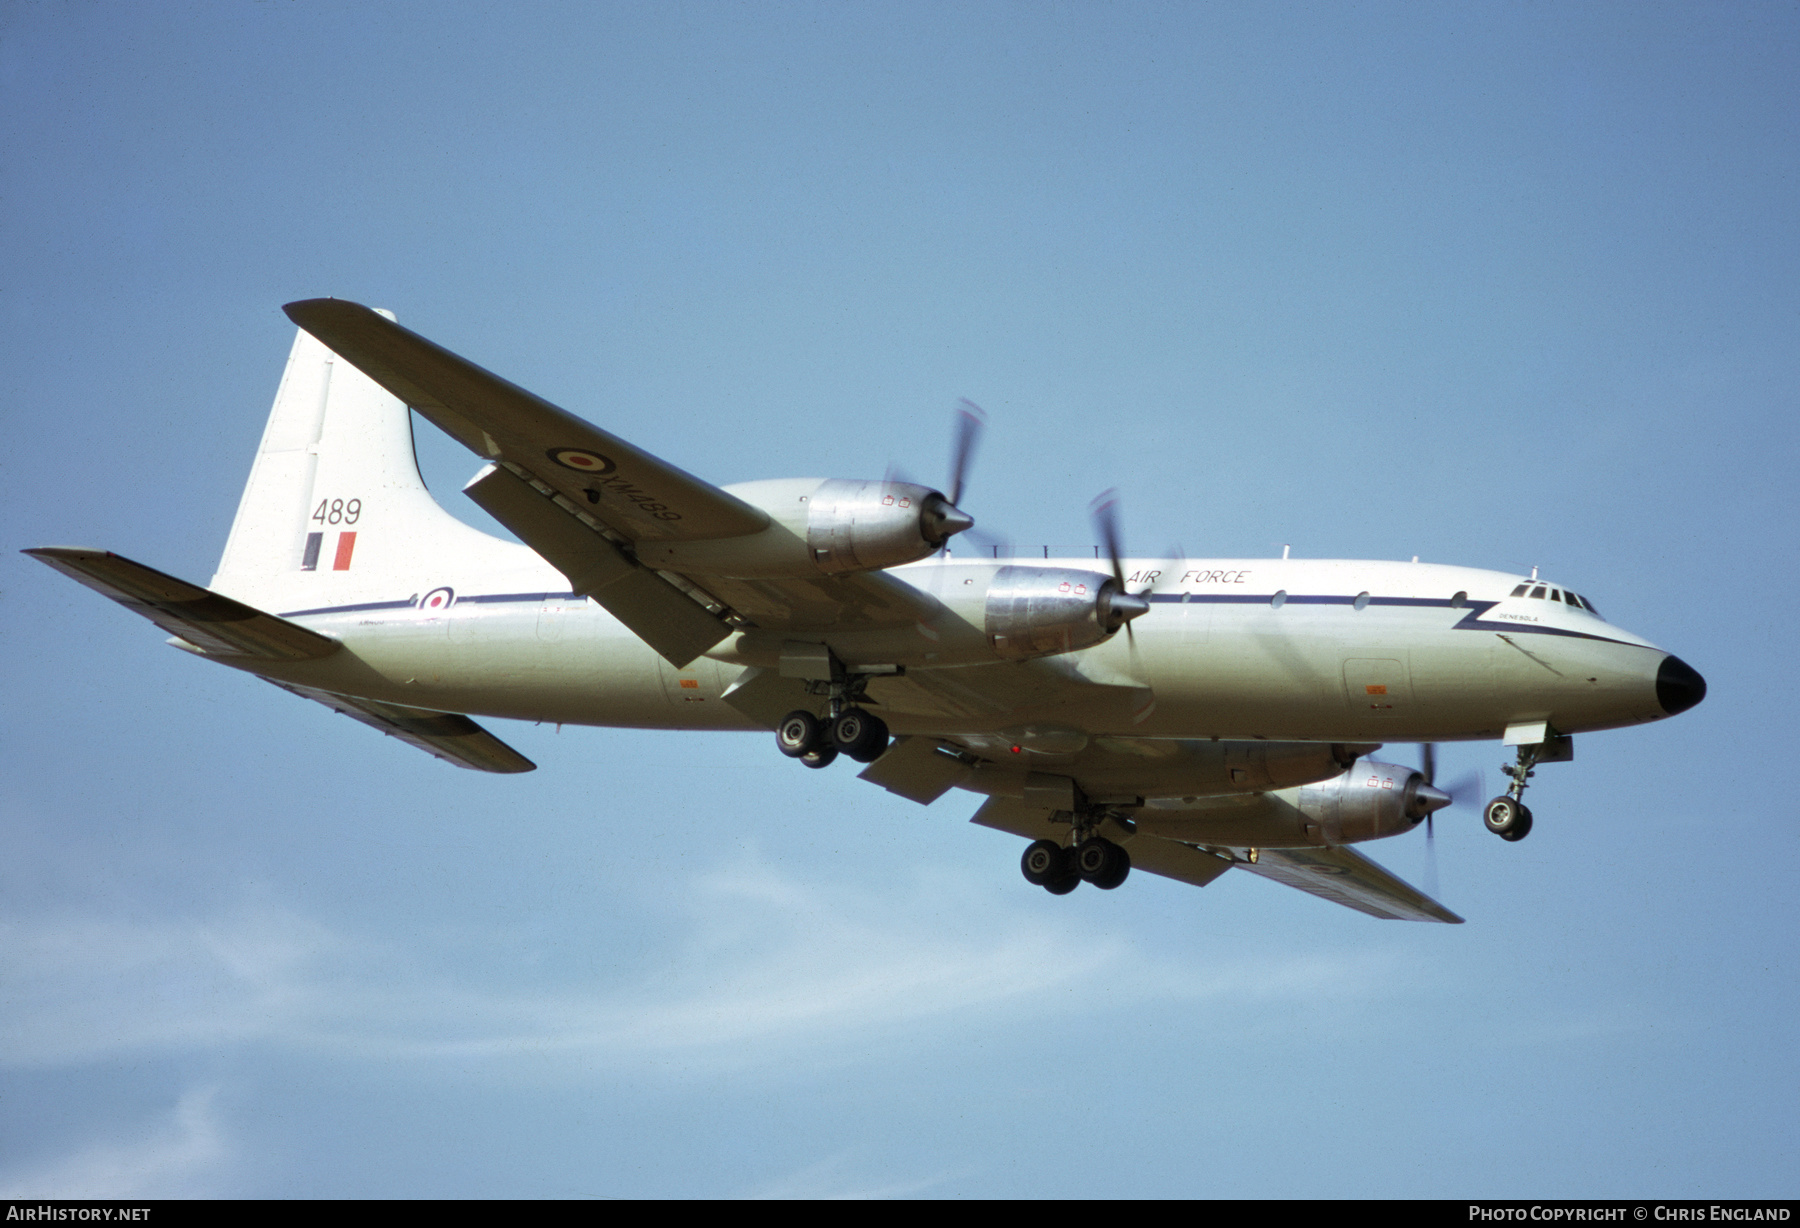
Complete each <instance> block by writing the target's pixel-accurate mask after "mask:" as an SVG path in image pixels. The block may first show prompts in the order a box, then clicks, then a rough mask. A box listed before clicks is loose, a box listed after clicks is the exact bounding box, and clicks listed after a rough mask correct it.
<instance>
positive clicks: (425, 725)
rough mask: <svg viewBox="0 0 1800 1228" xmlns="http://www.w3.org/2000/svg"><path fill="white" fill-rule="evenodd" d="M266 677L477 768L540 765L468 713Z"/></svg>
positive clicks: (410, 742)
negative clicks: (358, 696)
mask: <svg viewBox="0 0 1800 1228" xmlns="http://www.w3.org/2000/svg"><path fill="white" fill-rule="evenodd" d="M264 681H266V682H274V683H275V685H276V686H278V687H280V688H281V689H282V690H284V691H291V692H293V693H294V694H295V695H298V696H300V697H301V698H302V699H310V700H312V701H313V702H315V703H321V704H324V705H325V706H326V707H327V708H330V709H331V710H332V711H333V712H338V713H341V714H343V715H344V716H347V717H349V718H350V719H351V720H356V721H361V722H362V723H363V724H365V725H367V726H369V727H370V728H372V729H379V730H381V732H383V733H385V734H387V735H388V736H389V737H391V738H399V739H400V740H401V741H402V742H405V743H406V744H407V745H408V746H416V747H418V748H419V749H420V750H422V751H424V752H425V753H426V754H428V755H435V756H437V757H438V758H439V759H442V760H443V761H444V762H445V763H454V764H455V765H456V766H457V767H461V768H469V769H471V770H473V771H477V772H529V771H532V770H533V769H535V768H536V767H537V764H535V763H533V762H532V761H531V760H529V759H527V758H526V757H525V756H524V755H521V754H520V753H519V752H518V751H516V750H514V749H513V748H512V747H510V746H508V745H507V744H506V743H504V742H502V741H501V740H500V739H499V738H496V737H495V736H494V735H493V734H491V733H489V732H488V731H487V730H485V729H483V728H482V727H481V726H480V725H477V724H476V723H475V722H474V721H472V720H470V719H469V718H468V717H466V716H458V715H456V714H455V713H451V712H431V711H427V710H426V709H424V708H408V707H405V706H403V705H401V704H384V703H377V702H376V701H375V700H372V699H353V698H351V697H350V696H348V695H337V694H334V693H333V692H331V691H321V690H318V689H316V688H314V687H309V686H299V685H297V684H295V683H292V682H275V680H274V679H273V678H268V679H264Z"/></svg>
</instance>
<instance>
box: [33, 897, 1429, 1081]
mask: <svg viewBox="0 0 1800 1228" xmlns="http://www.w3.org/2000/svg"><path fill="white" fill-rule="evenodd" d="M679 898H680V899H681V900H683V901H684V904H683V905H682V907H683V908H684V909H685V912H684V913H682V914H681V915H679V916H678V918H677V924H676V925H675V926H674V927H673V932H672V933H671V934H670V935H669V937H668V939H667V940H666V942H665V943H664V945H663V949H662V950H661V951H659V956H660V958H659V959H658V960H657V961H656V963H657V966H658V967H660V968H661V969H662V971H660V972H658V973H656V974H655V975H653V976H649V977H645V978H642V979H640V980H638V981H637V982H635V983H628V984H616V983H615V984H600V985H595V984H592V983H585V984H577V983H571V981H570V978H569V977H568V976H567V975H566V974H562V975H555V974H552V975H548V976H546V978H545V980H546V983H545V984H544V985H543V986H542V987H540V988H534V989H527V990H506V989H496V988H490V987H487V986H484V985H480V984H476V983H472V982H471V980H470V979H469V977H468V976H467V975H466V974H465V975H460V976H459V975H454V974H452V973H450V972H448V971H446V970H445V969H446V966H447V965H448V964H449V962H450V961H449V959H448V958H446V959H444V960H441V961H440V962H439V965H438V966H436V967H434V966H431V965H429V964H427V963H426V962H425V959H424V958H423V957H422V956H420V955H418V954H413V953H407V952H403V951H399V950H395V949H392V948H390V947H387V946H384V945H382V944H376V943H370V942H362V941H356V940H353V939H350V938H348V937H345V936H343V935H340V934H337V933H334V932H332V931H331V930H329V929H328V928H327V927H325V926H323V925H321V924H319V923H317V922H316V921H313V920H311V919H309V918H307V917H304V916H300V915H298V914H295V913H293V912H290V911H285V910H282V909H278V908H273V907H269V906H267V905H249V906H245V907H242V908H239V909H238V910H236V911H234V912H231V913H229V914H225V915H221V916H217V917H212V918H208V919H206V920H187V921H172V922H162V923H155V924H140V923H134V922H128V921H123V920H103V919H97V918H94V917H67V916H65V917H61V918H29V919H21V920H16V921H13V922H10V923H7V924H6V925H4V926H3V927H0V983H4V984H6V985H7V986H8V987H9V990H8V993H7V999H6V1002H7V1009H6V1010H5V1011H4V1014H0V1061H4V1062H5V1063H6V1064H9V1065H13V1066H37V1067H42V1066H58V1065H69V1064H79V1063H83V1062H88V1061H94V1060H99V1059H104V1058H114V1057H118V1056H122V1055H130V1054H141V1053H146V1052H181V1051H197V1050H206V1049H211V1048H216V1047H219V1046H221V1045H233V1044H251V1043H256V1044H271V1045H275V1046H278V1047H282V1048H288V1049H295V1050H304V1051H312V1052H321V1051H327V1052H336V1053H340V1054H353V1055H363V1056H368V1057H371V1058H380V1059H384V1060H386V1059H395V1058H401V1059H456V1060H460V1061H467V1060H469V1059H477V1060H481V1061H488V1060H505V1059H509V1058H519V1059H534V1058H554V1059H555V1060H556V1061H558V1063H559V1064H562V1065H565V1066H566V1065H568V1064H570V1063H571V1062H572V1063H574V1064H575V1065H577V1066H581V1067H585V1068H589V1069H593V1070H597V1071H598V1070H604V1069H640V1068H643V1067H644V1066H646V1065H653V1066H662V1067H665V1068H667V1067H669V1066H675V1067H685V1066H693V1065H708V1066H716V1065H720V1064H725V1065H732V1064H743V1063H754V1062H757V1061H760V1060H763V1059H765V1058H766V1057H767V1056H769V1055H770V1054H771V1053H773V1052H776V1051H782V1050H791V1049H794V1048H796V1047H804V1048H805V1049H806V1051H807V1053H808V1055H809V1058H810V1059H811V1060H813V1061H815V1062H817V1061H830V1060H840V1059H841V1060H853V1059H854V1057H855V1055H856V1054H858V1053H864V1052H868V1051H869V1050H870V1049H871V1047H873V1046H876V1045H879V1044H884V1043H885V1044H899V1043H916V1042H917V1038H918V1037H919V1036H920V1035H921V1034H922V1033H925V1032H928V1031H929V1028H930V1025H933V1024H938V1023H946V1024H947V1023H952V1022H953V1023H954V1024H956V1025H957V1026H968V1025H971V1024H976V1023H980V1022H983V1021H996V1020H997V1021H1011V1020H1017V1019H1018V1018H1020V1017H1033V1018H1037V1019H1042V1018H1043V1017H1045V1016H1049V1015H1066V1014H1068V1013H1071V1012H1075V1013H1080V1012H1092V1011H1095V1010H1102V1009H1120V1008H1128V1007H1131V1006H1132V1005H1133V1004H1142V1003H1149V1002H1155V1001H1163V1002H1169V1001H1184V1002H1201V1001H1212V1002H1216V1003H1219V1004H1230V1005H1247V1006H1251V1007H1255V1006H1257V1005H1258V1004H1265V1003H1278V1002H1290V1001H1311V1000H1317V999H1318V998H1320V997H1341V996H1343V995H1366V994H1370V993H1373V992H1378V987H1379V986H1380V985H1381V984H1383V983H1387V982H1391V981H1392V979H1393V978H1394V977H1395V976H1396V975H1398V974H1399V972H1398V969H1397V968H1396V967H1394V961H1392V960H1390V959H1388V958H1387V957H1385V956H1383V955H1380V954H1375V955H1360V956H1357V957H1355V958H1353V959H1349V960H1346V959H1342V958H1332V957H1325V956H1320V955H1316V954H1309V955H1304V956H1300V957H1295V958H1277V959H1272V960H1271V959H1257V958H1251V957H1237V958H1230V959H1221V958H1218V957H1208V958H1197V959H1196V960H1195V961H1193V962H1192V963H1183V964H1171V963H1168V962H1166V961H1159V960H1158V959H1156V958H1154V957H1151V956H1148V955H1146V954H1144V953H1143V952H1142V951H1141V949H1140V948H1139V947H1138V946H1137V945H1136V944H1134V943H1133V942H1132V941H1130V940H1129V939H1128V938H1127V937H1125V936H1122V935H1115V934H1109V933H1105V932H1086V933H1083V934H1082V935H1080V940H1079V941H1071V940H1070V934H1069V932H1068V930H1067V929H1066V927H1063V926H1046V925H1044V924H1043V916H1042V913H1041V911H1031V910H1029V909H1022V908H1018V907H1016V906H1012V905H1009V904H1006V903H1003V902H997V901H996V899H995V897H994V896H993V895H992V893H991V892H982V891H975V890H969V889H967V884H963V883H961V882H957V881H949V880H934V879H932V878H930V877H929V876H924V877H921V878H919V879H918V880H916V881H914V882H912V883H910V884H908V885H906V886H905V887H903V888H897V889H896V890H895V891H894V892H892V893H890V894H888V895H886V896H878V895H870V894H868V893H866V892H852V891H850V890H847V889H840V888H833V887H820V886H816V885H809V884H805V883H802V882H799V881H797V880H795V879H793V878H790V877H784V876H782V875H779V874H777V873H775V872H773V871H772V870H769V869H767V868H764V867H759V866H754V865H752V866H751V867H749V868H747V869H737V870H734V871H732V872H731V873H728V874H723V873H722V874H716V875H712V876H708V877H704V878H702V879H700V880H699V881H697V882H695V883H693V884H692V885H691V887H690V888H689V889H688V890H686V891H684V892H682V893H681V895H680V897H679Z"/></svg>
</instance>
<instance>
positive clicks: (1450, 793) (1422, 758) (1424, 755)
mask: <svg viewBox="0 0 1800 1228" xmlns="http://www.w3.org/2000/svg"><path fill="white" fill-rule="evenodd" d="M1419 775H1421V776H1423V777H1424V778H1425V788H1427V789H1430V790H1431V792H1432V794H1434V795H1435V796H1433V797H1432V798H1431V801H1432V802H1434V803H1436V804H1435V805H1432V807H1431V809H1430V810H1427V811H1426V812H1425V894H1426V895H1428V896H1430V897H1431V898H1432V899H1436V898H1437V893H1438V874H1437V831H1436V829H1435V827H1434V826H1433V824H1432V820H1433V818H1435V817H1436V815H1437V812H1438V811H1439V810H1442V809H1443V808H1444V807H1446V806H1461V805H1466V804H1467V803H1468V802H1470V801H1472V800H1476V799H1479V798H1480V797H1481V795H1482V794H1483V793H1485V792H1486V790H1485V789H1484V788H1483V787H1482V786H1483V781H1482V779H1481V773H1480V772H1478V771H1473V770H1471V771H1468V772H1465V773H1463V774H1462V775H1461V776H1458V777H1457V778H1456V780H1455V781H1454V782H1453V783H1451V784H1450V785H1449V786H1448V787H1447V788H1444V789H1439V788H1438V787H1437V743H1436V742H1421V743H1419ZM1440 798H1441V799H1442V800H1441V801H1440V800H1438V799H1440Z"/></svg>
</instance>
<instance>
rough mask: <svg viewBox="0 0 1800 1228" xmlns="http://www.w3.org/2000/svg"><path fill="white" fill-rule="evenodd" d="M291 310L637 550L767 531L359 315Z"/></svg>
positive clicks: (371, 371)
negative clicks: (639, 544)
mask: <svg viewBox="0 0 1800 1228" xmlns="http://www.w3.org/2000/svg"><path fill="white" fill-rule="evenodd" d="M282 310H284V311H286V312H287V314H288V318H290V319H291V320H293V321H294V323H296V324H298V325H299V326H300V327H301V328H304V329H305V330H306V331H307V332H309V333H311V334H312V335H313V336H315V337H317V338H318V339H319V340H320V341H323V342H324V343H325V344H326V345H328V346H330V347H331V349H333V350H334V351H336V352H337V353H338V354H339V355H340V356H342V357H343V358H345V359H347V360H348V361H350V362H351V363H353V364H355V366H356V367H357V368H358V369H359V370H361V371H362V372H363V373H364V374H366V375H367V376H369V378H371V379H373V380H374V381H375V382H376V383H378V384H380V385H381V386H382V387H383V388H386V389H387V390H388V391H389V392H391V393H393V394H394V395H395V396H397V397H399V398H400V399H401V400H402V401H405V402H406V403H407V404H408V405H410V406H412V407H413V408H414V409H416V410H418V411H419V413H421V414H423V415H424V416H425V417H426V418H428V419H430V421H431V422H432V423H433V424H434V425H436V426H439V427H441V428H443V430H445V431H447V432H448V433H449V434H450V435H452V436H453V437H455V438H456V439H457V440H459V441H460V442H461V443H462V444H463V446H465V447H466V448H468V449H469V451H471V452H473V453H475V454H476V455H477V456H484V457H486V458H487V459H488V460H491V461H497V462H502V463H504V464H506V465H507V467H509V468H511V467H512V466H517V467H518V468H519V469H520V470H523V471H524V472H526V473H529V474H530V475H531V476H532V477H533V478H535V479H536V480H537V481H539V482H541V483H543V484H544V485H546V486H548V487H549V488H550V489H552V490H554V491H555V492H556V493H558V494H560V495H562V496H564V497H565V498H568V499H571V500H574V501H576V502H578V503H580V504H582V505H583V506H585V507H588V508H591V509H592V510H591V515H593V516H594V518H595V519H596V520H598V521H600V522H601V523H602V524H605V525H606V526H608V527H609V528H611V529H613V530H615V531H616V532H617V533H619V534H620V535H621V536H622V537H623V538H624V539H625V540H627V541H633V542H635V541H653V540H665V539H674V540H682V541H701V540H711V539H714V538H720V537H739V536H742V535H744V534H746V533H755V532H758V531H759V530H761V529H763V528H765V527H766V526H767V525H768V523H769V517H768V515H767V513H765V512H763V511H762V510H761V509H759V508H755V507H752V506H750V505H749V504H748V503H745V502H744V501H743V500H742V499H739V498H737V497H736V496H734V495H730V494H727V493H726V492H725V491H722V490H720V489H719V488H718V487H716V486H713V485H711V484H709V483H707V482H703V481H701V480H700V479H699V478H697V477H695V476H694V475H693V474H691V473H687V472H685V471H683V470H681V469H678V468H676V467H675V466H674V465H671V464H669V463H668V462H667V461H665V460H661V459H659V458H657V457H654V456H652V455H650V454H649V453H648V452H645V451H643V450H642V449H639V448H636V447H633V446H632V445H631V444H629V443H626V442H625V441H624V440H623V439H620V438H619V437H618V436H617V435H614V434H611V433H610V432H607V431H603V430H601V429H600V428H599V427H597V426H594V425H593V424H592V423H589V422H584V421H582V420H581V419H580V418H577V417H576V416H575V415H574V414H571V413H569V412H568V411H567V410H562V409H558V408H557V407H556V406H554V405H552V404H550V402H548V401H546V400H544V399H543V398H542V397H539V396H535V395H533V394H532V393H529V392H527V391H525V389H523V388H521V387H519V386H518V385H517V384H513V383H509V382H508V381H506V380H503V379H501V378H500V377H499V376H498V375H495V374H493V373H492V372H489V371H485V370H483V369H482V368H480V367H478V366H476V365H475V364H474V363H472V362H469V361H468V360H467V359H465V358H459V357H458V356H457V355H455V354H452V353H451V352H450V351H449V350H446V349H444V348H443V347H442V346H439V345H436V344H434V343H433V342H430V341H427V340H426V339H425V338H423V337H421V336H419V335H418V334H417V333H415V332H412V331H410V330H409V329H405V328H402V327H400V325H398V324H396V323H394V322H393V321H392V320H390V319H388V318H387V317H386V316H383V315H381V314H379V313H377V312H374V311H371V310H370V309H369V308H367V307H364V306H362V305H361V304H360V303H351V302H347V301H345V300H343V299H330V298H321V299H309V300H307V301H305V302H299V303H289V304H288V305H287V306H286V307H284V308H283V309H282ZM590 491H594V492H597V493H596V494H595V495H592V496H590V494H589V492H590Z"/></svg>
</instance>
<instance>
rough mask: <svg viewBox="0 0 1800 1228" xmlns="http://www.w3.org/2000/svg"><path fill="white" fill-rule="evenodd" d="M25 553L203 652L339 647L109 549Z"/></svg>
mask: <svg viewBox="0 0 1800 1228" xmlns="http://www.w3.org/2000/svg"><path fill="white" fill-rule="evenodd" d="M24 553H26V554H29V555H30V556H31V557H33V558H35V559H37V560H39V561H40V562H43V563H47V564H49V565H50V566H51V567H54V568H56V570H58V571H60V572H62V573H63V574H64V575H65V576H68V577H69V578H70V579H72V580H75V581H77V582H79V583H81V584H85V585H87V586H88V587H89V588H91V589H93V590H94V591H95V592H97V593H99V594H101V595H102V596H106V597H111V598H112V599H113V600H114V601H116V602H118V603H119V604H120V605H122V606H124V607H125V608H126V609H128V610H130V611H131V612H132V613H133V614H138V615H142V616H143V617H144V618H147V619H149V620H150V621H151V622H153V623H155V624H156V625H157V626H159V627H161V628H162V629H163V630H164V631H167V632H168V633H169V634H170V635H173V636H175V637H177V638H178V639H181V640H183V641H185V642H186V643H188V644H191V645H193V646H194V647H195V648H198V649H199V650H200V651H201V652H203V653H205V654H206V655H207V656H222V657H250V658H253V659H258V660H264V661H306V660H311V659H314V658H317V657H327V656H330V655H331V654H332V653H334V652H336V651H337V650H338V648H339V644H338V642H337V641H336V640H334V639H331V638H330V637H329V636H323V635H320V634H319V633H318V632H316V631H309V630H307V629H306V628H305V627H302V626H300V625H299V624H298V623H291V622H288V621H287V620H286V619H285V618H277V617H276V616H275V615H273V614H265V613H263V612H262V611H261V610H258V609H255V608H254V607H251V606H247V605H245V604H243V603H242V602H239V601H233V600H232V599H231V598H229V597H225V596H221V595H220V594H218V593H215V592H213V591H212V590H211V589H205V588H201V587H200V586H199V585H198V584H189V583H188V582H187V581H186V580H177V579H176V578H175V577H174V576H170V575H165V574H163V573H162V572H160V571H157V570H156V569H154V568H151V567H146V566H144V565H143V564H142V563H134V562H132V561H131V560H130V559H128V558H124V557H122V556H120V555H117V554H113V553H111V552H110V551H106V550H80V549H74V548H71V547H66V546H44V547H40V548H38V549H36V550H27V551H25V552H24Z"/></svg>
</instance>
